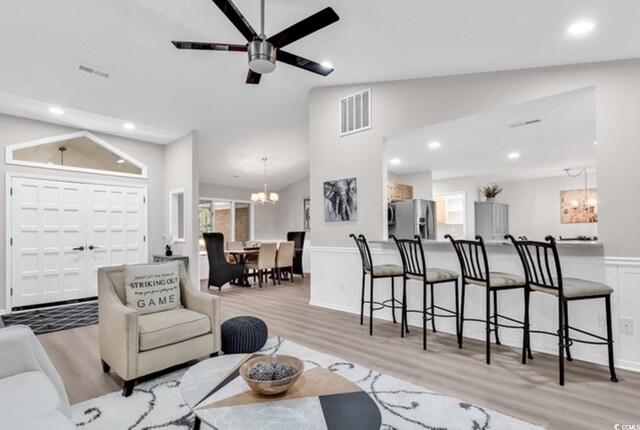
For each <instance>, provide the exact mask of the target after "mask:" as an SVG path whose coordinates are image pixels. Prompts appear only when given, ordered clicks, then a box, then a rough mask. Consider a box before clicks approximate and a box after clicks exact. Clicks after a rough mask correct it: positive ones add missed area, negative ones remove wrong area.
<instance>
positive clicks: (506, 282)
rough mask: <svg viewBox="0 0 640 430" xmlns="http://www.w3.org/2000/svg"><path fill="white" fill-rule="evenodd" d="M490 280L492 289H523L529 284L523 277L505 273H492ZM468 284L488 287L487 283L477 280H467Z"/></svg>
mask: <svg viewBox="0 0 640 430" xmlns="http://www.w3.org/2000/svg"><path fill="white" fill-rule="evenodd" d="M489 280H490V282H491V288H511V287H520V286H522V287H523V286H524V285H525V284H526V283H527V282H526V281H525V279H524V278H523V277H522V276H518V275H512V274H511V273H504V272H490V273H489ZM467 284H473V285H479V286H481V287H486V286H487V283H486V282H484V281H477V280H475V279H467Z"/></svg>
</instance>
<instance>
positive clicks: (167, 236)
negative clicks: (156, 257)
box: [162, 234, 173, 257]
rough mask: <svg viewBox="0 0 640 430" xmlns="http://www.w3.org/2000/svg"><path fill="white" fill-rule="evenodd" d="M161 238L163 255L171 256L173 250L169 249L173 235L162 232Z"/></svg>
mask: <svg viewBox="0 0 640 430" xmlns="http://www.w3.org/2000/svg"><path fill="white" fill-rule="evenodd" d="M162 239H164V255H166V256H167V257H171V256H172V255H173V250H172V249H171V247H172V246H173V237H172V236H171V235H170V234H163V235H162Z"/></svg>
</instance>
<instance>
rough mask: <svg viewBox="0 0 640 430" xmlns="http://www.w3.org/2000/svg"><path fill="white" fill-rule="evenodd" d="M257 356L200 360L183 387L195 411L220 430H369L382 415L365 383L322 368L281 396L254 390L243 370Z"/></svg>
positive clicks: (199, 419) (308, 371)
mask: <svg viewBox="0 0 640 430" xmlns="http://www.w3.org/2000/svg"><path fill="white" fill-rule="evenodd" d="M253 356H254V354H230V355H223V356H220V357H214V358H210V359H208V360H205V361H201V362H200V363H198V364H196V365H195V366H193V367H192V368H190V369H189V370H188V371H187V372H186V373H185V374H184V376H183V378H182V382H181V383H180V391H181V393H182V397H183V398H184V400H185V402H186V403H187V405H188V406H189V408H191V410H193V412H194V413H195V415H196V420H195V424H194V429H195V430H197V429H199V428H200V423H201V422H204V423H206V424H208V425H209V426H211V427H213V428H214V429H218V430H250V429H251V430H253V429H257V428H259V429H273V430H299V429H302V428H304V429H309V430H342V429H344V430H347V429H349V430H351V429H355V428H357V429H359V430H369V429H372V430H373V429H375V430H377V429H379V428H380V425H381V415H380V410H379V409H378V406H377V405H376V403H375V402H374V401H373V399H372V398H371V397H370V396H369V395H368V394H367V393H365V392H364V391H362V389H361V388H360V387H358V386H357V385H355V384H354V383H352V382H351V381H348V380H347V379H345V378H343V377H342V376H339V375H338V374H336V373H333V372H330V371H328V370H326V369H322V368H314V369H305V372H304V373H303V374H302V375H301V376H300V378H299V379H298V381H297V382H296V383H295V384H294V385H293V386H292V387H291V388H290V389H289V390H288V391H287V392H286V393H283V394H279V395H277V396H262V395H259V394H257V393H255V392H253V391H252V390H251V389H250V388H249V386H248V385H247V383H246V382H245V381H244V380H243V379H242V377H241V376H240V375H239V368H240V366H241V365H242V363H244V362H245V361H246V360H248V359H249V358H251V357H253Z"/></svg>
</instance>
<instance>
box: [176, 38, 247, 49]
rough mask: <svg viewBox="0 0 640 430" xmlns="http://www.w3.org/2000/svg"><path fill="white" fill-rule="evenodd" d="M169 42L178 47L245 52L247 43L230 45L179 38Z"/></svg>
mask: <svg viewBox="0 0 640 430" xmlns="http://www.w3.org/2000/svg"><path fill="white" fill-rule="evenodd" d="M171 43H173V45H174V46H175V47H176V48H178V49H195V50H201V51H236V52H247V45H232V44H229V43H206V42H182V41H179V40H172V41H171Z"/></svg>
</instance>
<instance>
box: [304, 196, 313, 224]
mask: <svg viewBox="0 0 640 430" xmlns="http://www.w3.org/2000/svg"><path fill="white" fill-rule="evenodd" d="M302 215H303V224H302V225H303V226H304V229H305V230H307V231H309V230H311V199H310V198H309V197H306V198H304V199H302Z"/></svg>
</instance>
